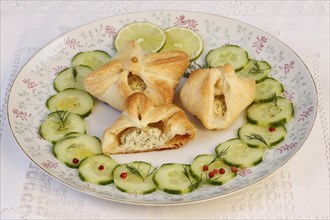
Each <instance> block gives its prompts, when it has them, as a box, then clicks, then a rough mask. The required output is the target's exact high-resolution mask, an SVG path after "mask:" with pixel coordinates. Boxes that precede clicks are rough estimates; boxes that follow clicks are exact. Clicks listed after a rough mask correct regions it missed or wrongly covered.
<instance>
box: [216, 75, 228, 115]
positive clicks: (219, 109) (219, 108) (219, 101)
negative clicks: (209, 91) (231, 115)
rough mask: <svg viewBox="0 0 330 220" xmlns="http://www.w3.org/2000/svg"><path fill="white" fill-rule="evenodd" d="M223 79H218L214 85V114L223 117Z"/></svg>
mask: <svg viewBox="0 0 330 220" xmlns="http://www.w3.org/2000/svg"><path fill="white" fill-rule="evenodd" d="M222 84H223V79H219V80H218V81H217V82H216V83H215V85H214V102H213V108H214V113H215V114H216V115H219V116H223V115H224V114H225V112H226V111H227V106H226V100H225V96H224V94H223V86H222Z"/></svg>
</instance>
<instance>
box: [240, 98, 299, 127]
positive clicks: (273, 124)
mask: <svg viewBox="0 0 330 220" xmlns="http://www.w3.org/2000/svg"><path fill="white" fill-rule="evenodd" d="M279 98H282V99H286V98H284V97H279ZM289 101H290V100H289ZM266 103H268V102H264V103H259V102H254V103H252V104H251V105H250V106H249V107H248V109H247V116H246V118H247V121H248V122H249V123H251V124H255V125H260V126H265V127H277V126H280V125H285V124H286V123H288V122H289V121H290V120H292V118H293V117H294V112H295V111H294V106H293V103H292V102H291V101H290V108H291V111H290V113H289V115H288V117H284V118H280V119H279V120H277V121H274V122H265V121H263V122H262V121H259V120H257V119H254V118H253V115H252V116H250V115H249V108H250V107H251V106H253V105H254V104H266Z"/></svg>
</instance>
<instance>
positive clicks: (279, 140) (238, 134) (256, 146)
mask: <svg viewBox="0 0 330 220" xmlns="http://www.w3.org/2000/svg"><path fill="white" fill-rule="evenodd" d="M253 125H255V124H253ZM243 126H244V125H243ZM243 126H242V127H243ZM279 126H282V128H283V129H284V131H285V132H286V133H287V130H286V127H285V126H284V125H279ZM279 126H277V127H275V129H278V127H279ZM242 127H240V128H239V129H238V130H237V136H238V137H239V138H240V139H241V140H242V141H243V142H245V143H246V144H247V145H248V146H249V147H252V148H259V147H266V146H265V144H263V143H261V142H260V144H251V143H249V142H246V141H244V138H242V135H243V134H241V131H242V130H243V128H242ZM256 133H257V134H258V132H256ZM286 133H285V135H284V136H282V137H281V138H279V139H277V140H276V141H273V142H271V143H268V142H267V144H268V146H269V147H274V146H276V145H278V144H279V143H281V142H282V141H284V140H285V137H286Z"/></svg>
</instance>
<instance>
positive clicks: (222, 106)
mask: <svg viewBox="0 0 330 220" xmlns="http://www.w3.org/2000/svg"><path fill="white" fill-rule="evenodd" d="M254 97H255V81H253V80H243V79H240V78H238V77H237V76H236V73H235V71H234V69H233V68H232V67H231V65H229V64H225V65H224V66H223V67H222V66H220V67H217V68H211V69H197V70H194V71H193V72H192V73H191V74H190V76H189V78H188V80H187V82H186V83H185V84H184V85H183V87H182V89H181V92H180V98H181V102H182V104H183V106H184V108H185V109H187V110H188V111H189V112H190V113H191V114H193V115H195V116H197V118H199V119H200V120H201V122H202V124H203V125H204V126H205V127H206V128H207V129H223V128H227V127H229V126H230V125H231V124H232V123H233V122H234V121H235V120H236V119H237V118H238V116H239V115H240V114H241V112H242V111H243V110H244V109H245V108H246V107H247V106H248V105H250V104H251V103H252V102H253V100H254Z"/></svg>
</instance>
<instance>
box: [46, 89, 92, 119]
mask: <svg viewBox="0 0 330 220" xmlns="http://www.w3.org/2000/svg"><path fill="white" fill-rule="evenodd" d="M66 90H78V91H82V92H86V93H87V94H88V95H89V96H90V97H91V98H92V99H93V107H92V109H91V110H89V111H87V112H86V113H85V114H78V113H76V114H78V115H80V116H81V117H82V118H86V117H87V116H89V115H90V114H91V113H92V112H93V108H94V106H95V98H94V97H93V96H92V95H91V94H90V93H89V92H87V91H83V90H79V89H74V88H67V89H65V90H63V91H66ZM63 91H61V92H63ZM54 96H56V94H54V95H52V96H50V97H49V98H48V99H47V101H46V107H47V108H48V109H49V100H51V99H52V97H54ZM59 111H64V110H59Z"/></svg>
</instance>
